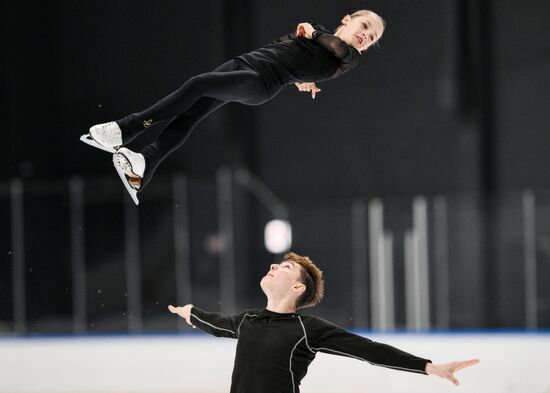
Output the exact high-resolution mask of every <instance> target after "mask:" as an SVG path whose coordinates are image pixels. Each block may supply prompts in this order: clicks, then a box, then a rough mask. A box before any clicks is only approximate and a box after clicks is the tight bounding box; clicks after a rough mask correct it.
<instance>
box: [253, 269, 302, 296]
mask: <svg viewBox="0 0 550 393" xmlns="http://www.w3.org/2000/svg"><path fill="white" fill-rule="evenodd" d="M301 269H302V268H301V266H300V265H299V264H297V263H294V262H292V261H283V262H281V263H280V264H272V265H271V266H270V269H269V271H268V272H267V274H266V275H265V276H264V277H263V278H262V280H261V281H260V286H261V287H262V289H263V291H264V293H265V294H266V295H268V296H269V295H273V294H276V295H278V296H281V297H284V296H285V295H287V294H289V293H296V295H297V296H299V295H300V294H301V293H302V292H303V284H302V282H301Z"/></svg>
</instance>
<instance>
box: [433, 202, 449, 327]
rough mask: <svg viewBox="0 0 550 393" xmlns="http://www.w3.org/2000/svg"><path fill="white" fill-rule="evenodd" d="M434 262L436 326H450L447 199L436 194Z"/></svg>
mask: <svg viewBox="0 0 550 393" xmlns="http://www.w3.org/2000/svg"><path fill="white" fill-rule="evenodd" d="M433 233H434V257H435V260H434V264H435V277H434V281H435V284H436V293H435V317H436V324H437V327H438V328H440V329H448V328H449V327H450V319H451V318H450V315H451V314H450V312H451V311H450V310H451V305H450V289H449V285H450V281H449V239H448V218H447V200H446V199H445V197H443V196H437V197H436V198H435V200H434V230H433Z"/></svg>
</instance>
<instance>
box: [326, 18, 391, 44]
mask: <svg viewBox="0 0 550 393" xmlns="http://www.w3.org/2000/svg"><path fill="white" fill-rule="evenodd" d="M349 16H351V17H352V18H356V17H358V16H367V17H368V16H370V17H375V18H378V19H380V21H381V22H382V28H383V29H385V28H386V21H385V20H384V18H382V17H381V16H380V15H378V14H377V13H376V12H373V11H370V10H358V11H355V12H354V13H353V14H350V15H349ZM343 27H344V25H343V24H341V25H340V26H338V27H337V28H336V30H334V34H338V33H339V32H340V30H342V28H343ZM383 31H384V30H382V32H383ZM380 37H382V34H380ZM380 37H378V39H377V40H376V42H378V41H379V40H380Z"/></svg>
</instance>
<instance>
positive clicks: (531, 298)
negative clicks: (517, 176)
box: [522, 190, 538, 329]
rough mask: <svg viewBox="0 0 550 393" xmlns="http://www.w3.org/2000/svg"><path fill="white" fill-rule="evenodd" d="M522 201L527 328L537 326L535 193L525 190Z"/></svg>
mask: <svg viewBox="0 0 550 393" xmlns="http://www.w3.org/2000/svg"><path fill="white" fill-rule="evenodd" d="M522 203H523V259H524V264H525V268H524V269H525V319H526V325H527V328H529V329H536V328H537V326H538V315H537V311H538V302H537V245H536V218H535V217H536V216H535V195H534V193H533V191H530V190H526V191H524V192H523V196H522Z"/></svg>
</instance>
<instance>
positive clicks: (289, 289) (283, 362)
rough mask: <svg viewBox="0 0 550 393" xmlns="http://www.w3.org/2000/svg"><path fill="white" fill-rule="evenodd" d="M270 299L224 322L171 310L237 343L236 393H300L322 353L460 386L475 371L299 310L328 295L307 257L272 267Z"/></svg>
mask: <svg viewBox="0 0 550 393" xmlns="http://www.w3.org/2000/svg"><path fill="white" fill-rule="evenodd" d="M260 286H261V287H262V290H263V291H264V293H265V295H266V296H267V306H266V307H265V308H264V309H261V310H260V309H251V310H245V311H243V312H241V313H240V314H238V315H231V316H225V315H221V314H218V313H212V312H207V311H204V310H201V309H199V308H197V307H194V306H193V305H192V304H188V305H185V306H183V307H174V306H168V308H169V310H170V311H171V312H172V313H174V314H178V315H180V316H181V317H183V318H185V320H186V321H187V323H188V324H190V325H192V326H197V327H198V328H200V329H201V330H203V331H205V332H207V333H210V334H212V335H214V336H217V337H230V338H236V339H237V340H238V343H237V352H236V355H235V365H234V369H233V376H232V381H231V393H299V391H300V389H299V386H300V382H301V380H302V378H303V377H304V376H305V375H306V372H307V368H308V366H309V364H310V363H311V362H312V361H313V359H314V358H315V354H316V353H317V352H323V353H328V354H334V355H341V356H347V357H351V358H355V359H358V360H363V361H365V362H368V363H371V364H373V365H376V366H382V367H388V368H393V369H396V370H402V371H409V372H414V373H419V374H431V375H437V376H439V377H442V378H446V379H448V380H450V381H451V382H453V383H454V384H455V385H458V380H457V379H456V378H455V376H454V373H455V372H456V371H458V370H460V369H462V368H465V367H469V366H473V365H474V364H477V363H478V362H479V360H477V359H472V360H467V361H462V362H453V363H448V364H433V363H432V362H431V361H430V360H428V359H423V358H420V357H416V356H414V355H411V354H409V353H407V352H403V351H401V350H399V349H397V348H394V347H391V346H389V345H387V344H382V343H377V342H374V341H372V340H369V339H367V338H364V337H361V336H358V335H355V334H353V333H349V332H347V331H346V330H344V329H343V328H341V327H339V326H336V325H334V324H332V323H330V322H328V321H325V320H323V319H321V318H318V317H315V316H311V315H301V314H297V313H296V311H297V310H298V309H300V308H305V307H312V306H315V305H316V304H318V303H319V302H320V301H321V299H322V297H323V292H324V281H323V273H322V272H321V270H319V268H318V267H317V266H315V265H314V264H313V263H312V262H311V260H310V259H309V258H308V257H304V256H300V255H297V254H294V253H288V254H286V255H285V256H284V258H283V261H282V262H281V263H280V264H272V265H271V268H270V270H269V272H268V273H267V274H266V275H265V276H264V277H263V278H262V280H261V281H260Z"/></svg>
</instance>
